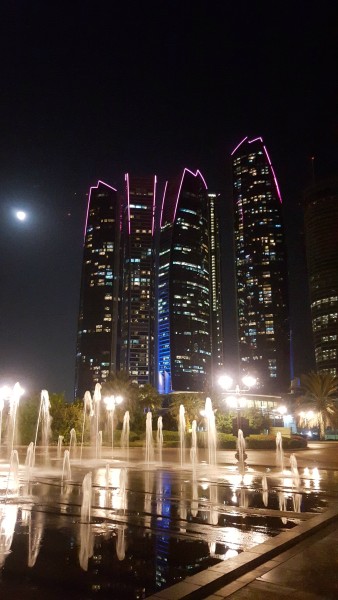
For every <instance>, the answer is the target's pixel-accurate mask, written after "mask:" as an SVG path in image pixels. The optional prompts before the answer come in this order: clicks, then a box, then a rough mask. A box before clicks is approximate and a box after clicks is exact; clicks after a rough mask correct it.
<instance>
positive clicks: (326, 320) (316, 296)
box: [304, 178, 338, 375]
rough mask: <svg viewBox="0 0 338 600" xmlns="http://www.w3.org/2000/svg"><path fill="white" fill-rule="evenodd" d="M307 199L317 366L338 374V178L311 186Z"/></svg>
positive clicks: (307, 233)
mask: <svg viewBox="0 0 338 600" xmlns="http://www.w3.org/2000/svg"><path fill="white" fill-rule="evenodd" d="M304 200H305V202H304V225H305V244H306V256H307V264H308V276H309V290H310V300H311V320H312V332H313V340H314V347H315V358H316V366H317V369H318V371H328V372H330V373H331V374H332V375H338V179H337V178H335V179H329V180H324V181H321V182H318V183H317V184H314V185H312V186H311V187H309V188H308V189H307V190H306V191H305V195H304Z"/></svg>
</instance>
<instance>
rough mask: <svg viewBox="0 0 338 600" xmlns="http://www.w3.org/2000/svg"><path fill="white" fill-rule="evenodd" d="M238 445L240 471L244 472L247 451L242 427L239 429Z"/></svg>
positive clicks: (237, 456) (237, 455)
mask: <svg viewBox="0 0 338 600" xmlns="http://www.w3.org/2000/svg"><path fill="white" fill-rule="evenodd" d="M236 447H237V453H236V458H237V460H238V465H239V471H240V473H242V474H243V473H244V467H245V459H246V453H245V438H244V435H243V431H242V430H241V429H239V430H238V438H237V442H236Z"/></svg>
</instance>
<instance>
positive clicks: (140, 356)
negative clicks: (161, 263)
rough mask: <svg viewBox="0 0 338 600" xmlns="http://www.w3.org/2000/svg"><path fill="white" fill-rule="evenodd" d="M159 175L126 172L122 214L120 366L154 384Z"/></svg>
mask: <svg viewBox="0 0 338 600" xmlns="http://www.w3.org/2000/svg"><path fill="white" fill-rule="evenodd" d="M156 186H157V177H156V175H155V176H149V177H135V176H130V175H129V174H126V176H125V195H124V201H123V217H122V244H121V257H122V294H121V361H120V368H121V369H122V370H125V371H126V372H127V373H129V375H130V378H131V380H132V381H133V382H135V383H138V384H139V385H144V384H146V383H151V384H154V383H155V381H154V379H155V369H154V336H155V331H154V325H155V314H154V308H155V300H154V294H155V287H154V276H155V269H154V264H155V243H154V239H155V204H156Z"/></svg>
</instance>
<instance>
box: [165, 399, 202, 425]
mask: <svg viewBox="0 0 338 600" xmlns="http://www.w3.org/2000/svg"><path fill="white" fill-rule="evenodd" d="M181 404H183V406H184V411H185V413H184V414H185V419H186V424H187V428H189V427H190V426H191V423H192V422H193V421H194V420H195V421H197V423H200V422H203V417H202V416H201V410H203V409H204V406H205V398H204V394H196V393H192V394H190V393H189V392H185V393H184V392H182V393H180V394H172V395H171V397H170V404H169V412H170V414H171V415H172V417H173V418H174V419H175V420H176V421H177V423H178V422H179V414H180V406H181Z"/></svg>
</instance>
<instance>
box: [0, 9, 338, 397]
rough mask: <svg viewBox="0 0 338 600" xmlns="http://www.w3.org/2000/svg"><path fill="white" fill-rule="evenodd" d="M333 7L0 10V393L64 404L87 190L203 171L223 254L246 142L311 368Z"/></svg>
mask: <svg viewBox="0 0 338 600" xmlns="http://www.w3.org/2000/svg"><path fill="white" fill-rule="evenodd" d="M335 5H336V3H335V2H332V1H331V0H330V1H326V0H321V1H320V2H319V1H316V2H313V1H307V2H294V1H293V2H291V1H290V2H288V1H284V2H280V1H278V0H277V1H274V2H272V1H269V2H267V1H264V0H262V1H260V0H257V1H256V2H252V1H251V2H249V1H239V0H237V1H236V3H235V2H229V1H227V0H224V1H222V0H218V1H213V0H208V1H199V0H195V1H193V2H191V1H190V0H180V1H176V0H172V1H169V0H168V1H167V0H162V1H160V0H159V1H157V2H153V1H142V0H140V1H137V2H136V1H135V2H130V1H127V0H125V1H123V2H118V1H109V2H108V1H100V0H96V1H95V2H94V1H86V0H81V1H77V0H70V1H68V2H63V1H62V0H60V1H58V2H53V1H49V2H46V1H39V0H31V1H28V0H27V1H24V0H14V1H13V0H10V1H4V0H3V2H1V7H0V23H1V25H0V64H1V82H2V83H1V92H0V94H1V105H0V119H1V128H0V153H1V157H0V172H1V173H0V277H1V279H0V284H1V288H0V304H1V306H0V385H2V384H3V383H12V384H14V383H15V381H19V382H20V383H21V385H22V386H23V387H24V388H25V389H26V390H27V391H29V392H33V391H40V390H41V389H43V388H46V389H47V390H49V392H63V391H65V392H66V397H67V398H68V399H71V398H72V390H73V384H74V366H75V344H76V329H77V313H78V304H79V288H80V277H81V260H82V243H83V228H84V222H85V214H86V203H87V197H86V194H87V192H88V189H89V187H90V185H93V184H96V182H97V180H98V179H103V180H104V181H107V183H110V184H112V185H115V186H117V187H118V188H120V189H121V186H122V180H123V175H124V173H125V172H126V171H129V172H132V173H136V174H143V173H144V174H148V173H150V174H151V173H156V174H157V175H158V176H159V177H161V178H166V177H170V176H172V175H177V174H178V173H180V172H181V171H182V169H183V168H184V167H185V166H187V167H189V168H192V169H197V168H199V169H200V170H201V171H202V173H203V175H204V176H205V178H206V181H207V183H208V187H209V189H210V190H212V191H214V190H215V191H219V192H221V193H223V194H224V222H225V231H226V233H227V236H226V239H225V248H226V249H227V251H228V249H229V247H230V238H229V235H228V232H227V227H228V222H229V215H230V198H229V197H228V196H227V194H226V190H227V186H228V183H229V182H228V180H227V179H226V177H225V171H226V160H227V157H228V156H229V154H230V152H231V150H232V149H233V148H234V147H235V146H236V145H237V143H238V142H239V141H240V140H241V139H242V138H243V137H244V136H245V135H249V136H258V135H260V136H262V137H263V139H264V142H265V144H266V146H267V148H268V151H269V153H270V157H271V160H272V162H273V165H274V169H275V172H276V175H277V178H278V182H279V186H280V189H281V193H282V197H283V206H284V212H285V215H284V216H285V224H286V232H287V242H288V251H289V258H290V264H289V271H290V304H291V326H292V330H293V332H294V351H295V370H296V375H300V374H301V373H302V372H306V371H307V370H309V369H310V368H312V367H313V365H314V363H313V355H312V350H311V337H310V322H309V309H308V307H307V305H306V303H307V300H308V292H307V288H306V279H305V268H306V267H305V264H306V263H305V258H304V250H303V241H302V213H301V198H302V191H303V189H304V187H305V186H306V185H308V184H309V183H311V181H312V179H313V178H316V179H318V178H320V177H322V176H327V175H332V174H334V173H335V174H337V172H338V169H337V164H338V151H337V142H338V117H337V114H338V113H337V105H338V102H337V99H338V93H337V58H338V52H337V49H338V7H337V5H336V6H335ZM313 156H314V157H315V158H314V161H313V160H312V158H311V157H313ZM17 209H22V210H26V211H27V214H28V218H27V220H26V221H24V222H20V221H18V220H17V219H16V218H15V210H17ZM230 264H231V260H230V259H229V255H227V259H226V267H225V268H229V265H230ZM229 277H230V276H229ZM230 280H231V277H230V279H229V281H230ZM230 287H231V286H230V285H227V286H226V289H227V290H228V294H229V297H228V298H226V315H227V319H229V330H228V331H229V335H228V336H227V345H228V350H229V349H230V353H231V344H232V342H231V336H233V330H232V328H231V322H232V319H231V311H232V308H233V297H232V294H231V289H229V288H230Z"/></svg>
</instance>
